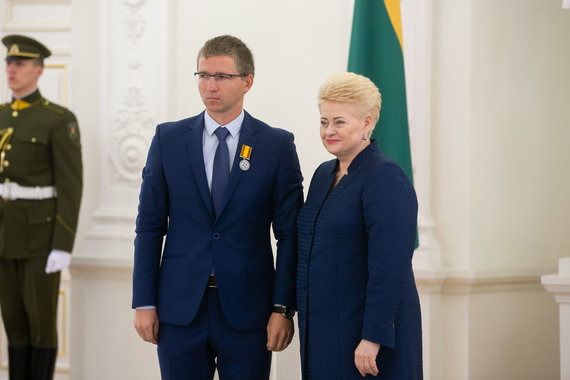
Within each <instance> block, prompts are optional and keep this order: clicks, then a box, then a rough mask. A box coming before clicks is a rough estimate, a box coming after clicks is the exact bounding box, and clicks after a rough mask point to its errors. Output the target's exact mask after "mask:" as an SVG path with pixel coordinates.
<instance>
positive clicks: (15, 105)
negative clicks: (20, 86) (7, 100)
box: [10, 99, 31, 111]
mask: <svg viewBox="0 0 570 380" xmlns="http://www.w3.org/2000/svg"><path fill="white" fill-rule="evenodd" d="M29 106H31V104H30V103H28V102H26V101H25V100H22V99H16V100H14V101H13V102H12V104H10V108H12V109H13V110H15V111H19V110H23V109H24V108H28V107H29Z"/></svg>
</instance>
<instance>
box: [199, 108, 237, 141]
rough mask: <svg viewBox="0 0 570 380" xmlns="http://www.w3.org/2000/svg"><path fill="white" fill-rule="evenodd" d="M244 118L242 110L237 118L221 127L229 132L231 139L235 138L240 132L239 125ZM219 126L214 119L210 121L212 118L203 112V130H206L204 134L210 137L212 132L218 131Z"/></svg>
mask: <svg viewBox="0 0 570 380" xmlns="http://www.w3.org/2000/svg"><path fill="white" fill-rule="evenodd" d="M244 117H245V113H244V111H243V109H242V110H241V113H240V114H239V116H238V117H236V118H235V119H233V120H232V121H230V122H229V123H227V124H226V125H222V127H225V128H227V129H228V131H230V135H232V137H236V136H237V135H239V131H240V130H241V125H242V123H243V119H244ZM219 126H220V124H218V123H217V122H216V121H215V120H214V119H212V117H211V116H210V115H208V112H204V128H206V132H207V133H208V134H209V135H210V136H211V135H213V134H214V131H215V130H216V129H218V127H219Z"/></svg>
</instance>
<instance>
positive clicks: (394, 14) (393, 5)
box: [384, 0, 404, 51]
mask: <svg viewBox="0 0 570 380" xmlns="http://www.w3.org/2000/svg"><path fill="white" fill-rule="evenodd" d="M384 4H385V5H386V10H387V11H388V16H389V17H390V21H391V22H392V27H393V28H394V31H395V32H396V36H397V37H398V41H400V48H401V49H402V51H404V42H403V40H402V16H401V14H400V0H384Z"/></svg>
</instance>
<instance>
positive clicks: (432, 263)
mask: <svg viewBox="0 0 570 380" xmlns="http://www.w3.org/2000/svg"><path fill="white" fill-rule="evenodd" d="M400 3H401V11H402V30H403V31H402V33H403V39H404V64H405V69H406V70H405V71H406V93H407V100H408V120H409V128H410V144H411V152H412V170H413V174H414V184H415V188H416V192H417V196H418V206H419V209H418V232H419V247H418V249H417V250H416V252H415V254H414V268H421V269H434V270H438V269H439V268H440V266H441V253H440V249H439V244H438V242H437V240H436V238H435V236H434V232H433V231H434V228H435V224H434V221H433V218H432V216H431V190H430V189H431V169H430V167H431V137H430V136H431V108H432V104H431V91H432V90H431V77H432V72H431V68H432V64H431V63H432V2H431V0H426V1H423V0H422V1H418V0H401V2H400Z"/></svg>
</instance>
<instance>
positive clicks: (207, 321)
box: [158, 288, 271, 380]
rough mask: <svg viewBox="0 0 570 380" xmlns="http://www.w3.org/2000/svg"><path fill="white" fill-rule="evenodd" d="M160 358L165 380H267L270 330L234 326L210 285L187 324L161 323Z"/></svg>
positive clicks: (159, 336) (269, 364) (269, 363)
mask: <svg viewBox="0 0 570 380" xmlns="http://www.w3.org/2000/svg"><path fill="white" fill-rule="evenodd" d="M158 334H159V335H158V359H159V363H160V371H161V375H162V379H163V380H190V379H192V380H211V379H213V377H214V371H215V369H216V367H217V369H218V376H219V378H220V380H230V379H231V380H240V379H243V380H267V379H269V373H270V370H271V352H270V351H268V350H267V348H266V344H267V331H266V330H265V329H263V330H255V331H238V330H235V329H232V328H231V327H230V326H229V325H228V323H227V321H226V319H225V317H224V314H223V311H222V308H221V305H220V301H219V298H218V292H217V290H216V289H215V288H207V290H206V292H205V294H204V297H203V298H202V302H201V304H200V308H199V310H198V313H197V315H196V317H195V318H194V320H193V321H192V322H191V323H190V324H189V325H187V326H176V325H171V324H168V323H163V322H161V323H160V326H159V332H158Z"/></svg>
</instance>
